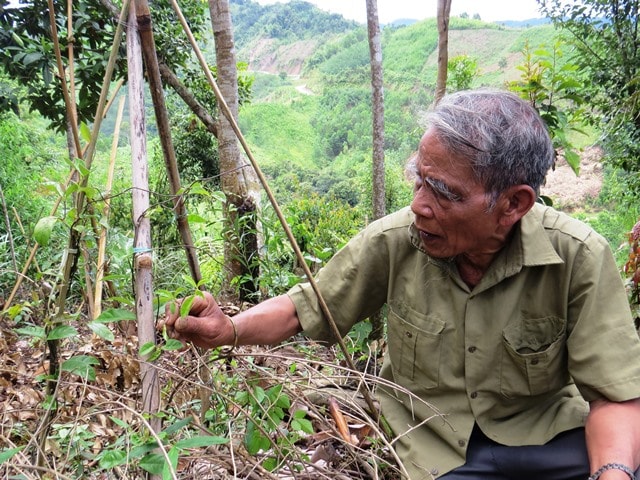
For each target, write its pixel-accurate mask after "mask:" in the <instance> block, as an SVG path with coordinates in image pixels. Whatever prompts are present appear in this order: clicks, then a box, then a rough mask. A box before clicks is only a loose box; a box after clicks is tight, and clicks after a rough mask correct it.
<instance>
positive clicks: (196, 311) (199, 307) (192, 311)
mask: <svg viewBox="0 0 640 480" xmlns="http://www.w3.org/2000/svg"><path fill="white" fill-rule="evenodd" d="M213 305H216V301H215V300H214V299H213V296H212V295H211V294H210V293H209V292H204V293H203V294H202V296H200V295H196V296H194V297H193V303H192V304H191V308H189V315H195V316H198V315H200V314H201V313H202V312H203V311H204V310H206V309H207V308H209V307H211V306H213Z"/></svg>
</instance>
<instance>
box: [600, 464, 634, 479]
mask: <svg viewBox="0 0 640 480" xmlns="http://www.w3.org/2000/svg"><path fill="white" fill-rule="evenodd" d="M607 470H622V471H623V472H624V473H626V474H627V475H629V478H630V479H631V480H636V476H635V474H634V473H633V471H632V470H631V469H630V468H629V467H627V466H626V465H623V464H621V463H607V464H606V465H603V466H601V467H600V468H599V469H598V471H597V472H595V473H593V474H592V475H591V476H590V477H589V480H598V478H600V475H602V474H603V473H604V472H606V471H607Z"/></svg>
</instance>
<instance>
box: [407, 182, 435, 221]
mask: <svg viewBox="0 0 640 480" xmlns="http://www.w3.org/2000/svg"><path fill="white" fill-rule="evenodd" d="M428 197H429V195H427V194H426V193H425V188H424V187H422V188H419V189H418V190H416V192H415V193H414V194H413V200H412V201H411V210H412V211H413V213H415V214H416V215H418V216H421V217H425V218H432V217H433V209H432V208H431V206H430V205H431V202H430V201H429V198H428Z"/></svg>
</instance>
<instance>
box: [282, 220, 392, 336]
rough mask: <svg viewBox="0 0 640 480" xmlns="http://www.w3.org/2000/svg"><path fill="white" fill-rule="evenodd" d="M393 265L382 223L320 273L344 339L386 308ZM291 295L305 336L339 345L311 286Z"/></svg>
mask: <svg viewBox="0 0 640 480" xmlns="http://www.w3.org/2000/svg"><path fill="white" fill-rule="evenodd" d="M389 261H390V260H389V248H388V245H387V241H386V232H385V230H384V228H383V222H382V221H378V222H374V223H372V224H371V225H370V226H369V227H367V228H366V229H365V230H364V231H362V232H361V233H359V234H358V235H356V236H355V237H354V238H353V239H351V240H350V241H349V242H348V243H347V245H346V246H345V247H343V248H342V249H341V250H340V251H339V252H338V253H337V254H336V255H335V256H334V257H333V258H332V259H331V260H329V262H327V264H326V265H325V266H324V268H322V269H321V270H320V272H319V273H318V275H317V277H316V283H317V286H318V289H319V290H320V293H321V295H322V297H323V299H324V301H325V303H326V304H327V307H328V309H329V311H330V312H331V316H332V317H333V319H334V321H335V322H336V325H337V327H338V330H339V331H340V334H341V335H342V336H344V335H346V333H347V332H348V331H349V330H350V329H351V327H352V326H353V325H354V324H355V323H357V322H358V321H361V320H364V319H366V318H367V317H369V316H370V315H372V314H374V313H375V312H376V311H378V310H379V309H380V308H381V307H382V306H383V305H384V304H385V302H386V296H387V285H388V279H389ZM288 295H289V298H291V300H292V301H293V303H294V305H295V307H296V312H297V314H298V318H299V320H300V324H301V325H302V328H303V330H304V333H305V335H307V336H308V337H310V338H312V339H315V340H322V341H326V342H328V343H331V344H332V343H335V342H336V341H337V339H336V338H335V337H334V335H333V334H332V331H331V329H330V327H329V323H328V321H327V320H326V319H325V317H324V315H323V313H322V309H321V307H320V303H319V301H318V298H317V296H316V294H315V292H314V290H313V288H312V287H311V285H310V284H309V283H303V284H299V285H296V286H294V287H293V288H292V289H291V290H289V292H288Z"/></svg>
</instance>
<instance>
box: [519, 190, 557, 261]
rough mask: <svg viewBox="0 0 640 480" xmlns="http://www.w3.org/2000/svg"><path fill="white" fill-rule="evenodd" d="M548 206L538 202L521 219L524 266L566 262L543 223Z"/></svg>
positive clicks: (521, 246)
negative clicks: (554, 245) (557, 250)
mask: <svg viewBox="0 0 640 480" xmlns="http://www.w3.org/2000/svg"><path fill="white" fill-rule="evenodd" d="M547 208H548V207H545V206H543V205H541V204H539V203H536V204H535V205H534V206H533V208H532V209H531V210H529V212H528V213H527V214H526V215H525V216H524V217H522V220H521V221H520V228H519V229H518V230H519V233H520V235H519V237H520V246H519V247H520V249H521V252H522V265H523V266H527V267H533V266H537V265H553V264H558V263H564V262H563V260H562V258H560V256H559V255H558V252H556V249H555V248H554V247H553V244H552V243H551V240H550V239H549V235H548V233H547V231H546V229H545V227H544V224H543V216H544V212H545V210H546V209H547ZM514 240H515V238H514Z"/></svg>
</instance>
